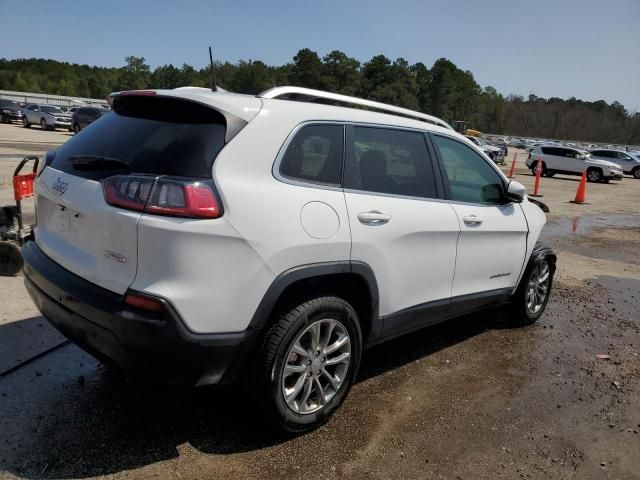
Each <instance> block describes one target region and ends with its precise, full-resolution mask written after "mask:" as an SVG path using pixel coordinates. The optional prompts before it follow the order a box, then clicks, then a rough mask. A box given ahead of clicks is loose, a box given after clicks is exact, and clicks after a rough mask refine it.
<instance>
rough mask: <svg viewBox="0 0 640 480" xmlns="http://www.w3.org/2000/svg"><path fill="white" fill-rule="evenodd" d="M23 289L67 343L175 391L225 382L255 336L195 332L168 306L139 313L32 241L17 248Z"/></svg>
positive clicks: (241, 363)
mask: <svg viewBox="0 0 640 480" xmlns="http://www.w3.org/2000/svg"><path fill="white" fill-rule="evenodd" d="M22 255H23V257H24V274H25V285H26V287H27V290H28V292H29V294H30V295H31V298H32V299H33V301H34V302H35V304H36V305H37V307H38V309H39V310H40V311H41V312H42V315H43V316H44V317H45V318H46V319H47V320H48V321H49V322H50V323H51V324H52V325H53V326H54V327H56V328H57V329H58V330H59V331H60V332H61V333H62V334H63V335H65V336H66V337H67V338H68V339H69V340H71V341H72V342H74V343H75V344H77V345H78V346H80V347H81V348H83V349H84V350H86V351H87V352H89V353H90V354H92V355H93V356H95V357H97V358H98V359H100V360H102V361H105V362H110V363H114V364H116V365H118V366H120V367H121V368H123V369H125V370H127V371H129V372H131V373H133V374H134V375H136V376H138V377H141V378H143V379H147V380H151V381H160V382H165V383H172V384H178V385H208V384H213V383H229V382H231V381H233V380H234V379H235V378H236V377H237V375H238V374H239V372H240V371H241V370H242V368H243V367H244V364H245V361H246V359H247V358H248V357H249V356H250V354H251V351H252V349H253V346H254V344H255V341H256V339H257V337H258V334H259V331H258V330H255V329H247V330H245V331H242V332H237V333H221V334H197V333H193V332H191V331H189V329H188V328H187V326H186V325H185V324H184V322H183V321H182V319H181V318H180V316H179V315H178V314H177V312H176V311H175V309H174V308H173V307H172V306H171V304H170V303H169V302H167V301H166V300H164V299H161V298H157V297H154V298H156V299H158V300H160V301H162V302H163V303H164V305H165V312H164V313H161V314H153V315H152V314H147V313H145V312H142V311H136V310H135V309H132V308H130V307H128V306H127V305H125V304H124V303H123V302H122V299H123V296H122V295H119V294H116V293H114V292H111V291H109V290H106V289H103V288H102V287H99V286H97V285H95V284H92V283H90V282H88V281H86V280H84V279H82V278H80V277H78V276H77V275H75V274H73V273H71V272H69V271H68V270H66V269H64V268H63V267H61V266H60V265H58V264H57V263H55V262H54V261H53V260H51V259H50V258H49V257H47V256H46V255H45V254H44V252H42V250H40V248H39V247H38V246H37V245H36V244H35V243H34V242H28V243H26V244H25V245H24V246H23V248H22Z"/></svg>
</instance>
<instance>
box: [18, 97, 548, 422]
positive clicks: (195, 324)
mask: <svg viewBox="0 0 640 480" xmlns="http://www.w3.org/2000/svg"><path fill="white" fill-rule="evenodd" d="M294 99H295V100H297V101H294ZM316 99H322V100H326V101H329V102H339V103H340V104H341V105H345V106H352V107H360V106H365V107H371V108H374V109H376V110H377V111H375V112H374V111H370V110H364V109H359V108H345V106H341V107H338V106H332V105H326V104H320V103H315V102H313V100H316ZM110 101H111V104H112V107H113V112H112V113H111V114H109V115H106V116H103V117H102V118H99V119H98V120H96V121H95V122H94V123H93V124H92V125H91V128H88V129H86V130H83V131H81V132H80V133H79V134H78V135H76V136H74V137H73V138H71V139H69V140H68V141H67V142H66V143H65V144H63V145H62V146H61V147H60V148H58V149H57V150H55V151H53V152H50V153H49V154H48V155H47V156H46V159H45V161H44V162H41V165H42V167H41V169H40V170H39V173H38V176H37V180H36V190H37V193H38V196H37V209H38V224H37V226H36V228H35V242H28V243H27V245H26V246H25V247H24V248H23V256H24V261H25V267H24V273H25V283H26V286H27V289H28V290H29V292H30V294H31V296H32V298H33V300H34V301H35V303H36V305H37V306H38V308H39V309H40V311H41V312H42V314H43V315H44V316H45V317H46V318H47V319H49V321H50V322H51V323H52V324H53V325H55V326H56V327H57V328H58V329H59V330H60V331H61V332H62V333H63V334H64V335H66V336H67V337H68V338H69V339H71V340H72V341H74V342H75V343H77V344H78V345H80V346H81V347H82V348H84V349H86V350H87V351H88V352H90V353H92V354H93V355H95V356H96V357H98V358H100V359H102V360H104V361H105V362H107V363H115V364H117V365H119V366H121V367H123V368H124V369H126V370H128V371H130V372H133V373H134V374H136V375H138V376H140V377H143V378H148V379H151V380H159V381H167V382H171V383H178V384H189V385H206V384H215V383H226V382H230V381H233V380H235V379H236V378H237V377H239V376H240V375H242V376H243V377H244V378H249V379H250V381H249V382H246V383H247V384H249V385H250V388H251V389H252V392H253V393H252V395H253V398H254V399H255V400H254V401H255V404H256V405H257V407H256V409H255V410H256V412H263V413H264V414H265V416H266V418H267V419H268V420H269V421H270V422H272V423H273V424H274V425H275V426H277V427H278V428H280V429H282V430H285V431H288V432H301V431H306V430H309V429H312V428H314V427H317V426H318V425H320V424H322V423H323V422H325V421H327V419H328V418H329V417H330V416H331V414H332V413H333V412H335V410H336V409H337V408H338V407H339V406H340V404H341V403H342V401H343V400H344V399H345V396H346V395H347V393H348V391H349V389H350V387H351V385H352V384H353V382H354V380H355V379H356V377H357V374H358V368H359V366H360V360H361V356H362V351H363V349H364V348H365V347H367V346H370V345H374V344H377V343H380V342H383V341H386V340H388V339H390V338H393V337H396V336H399V335H403V334H406V333H408V332H411V331H414V330H416V329H418V328H423V327H425V326H428V325H432V324H434V323H437V322H440V321H443V320H446V319H449V318H453V317H457V316H460V315H462V314H466V313H469V312H473V311H476V310H478V309H481V308H485V307H489V306H492V307H493V306H504V308H505V310H504V311H505V312H506V317H505V318H506V320H507V321H508V322H510V323H512V324H516V325H525V324H530V323H533V322H535V321H536V320H537V319H538V318H540V316H541V315H542V313H543V312H544V310H545V307H546V304H547V301H548V299H549V293H550V291H551V286H552V281H553V275H554V271H555V261H556V257H555V255H554V254H553V252H552V251H551V250H550V249H549V248H548V247H544V246H542V245H540V244H537V241H538V236H539V235H540V231H541V230H542V227H543V225H544V223H545V215H544V213H543V209H542V208H541V207H542V205H541V204H540V203H539V202H536V201H535V200H529V199H528V198H527V195H526V194H525V189H524V187H523V186H522V185H521V184H519V183H518V182H516V181H510V180H509V179H507V178H506V177H505V175H504V174H503V173H502V172H501V171H500V169H498V168H497V167H496V166H495V165H494V164H493V163H492V162H491V161H489V159H487V158H486V157H485V156H484V155H483V154H482V153H481V152H480V150H478V148H477V147H476V146H475V145H473V144H472V143H471V142H469V141H468V140H467V139H465V138H464V137H463V136H461V135H459V134H457V133H456V132H454V131H453V129H452V128H451V127H450V126H449V125H447V124H446V123H445V122H443V121H442V120H440V119H437V118H435V117H431V116H429V115H425V114H423V113H419V112H414V111H411V110H406V109H402V108H398V107H393V106H389V105H385V104H381V103H376V102H371V101H368V100H361V99H358V98H353V97H346V96H342V95H336V94H331V93H326V92H321V91H316V90H309V89H303V88H298V87H280V88H274V89H271V90H268V91H266V92H263V93H262V94H260V95H257V96H248V95H236V94H232V93H223V92H212V91H210V90H208V89H204V88H193V87H189V88H179V89H176V90H151V91H131V92H120V93H115V94H112V95H111V97H110ZM478 321H480V320H478Z"/></svg>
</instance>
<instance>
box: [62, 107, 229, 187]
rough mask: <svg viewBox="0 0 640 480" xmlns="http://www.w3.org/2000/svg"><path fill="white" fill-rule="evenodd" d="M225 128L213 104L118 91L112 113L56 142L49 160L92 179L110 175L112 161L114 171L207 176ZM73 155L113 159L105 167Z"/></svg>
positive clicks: (221, 143)
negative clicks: (79, 163) (81, 161)
mask: <svg viewBox="0 0 640 480" xmlns="http://www.w3.org/2000/svg"><path fill="white" fill-rule="evenodd" d="M225 133H226V123H225V119H224V117H223V116H222V115H221V114H220V113H219V112H217V111H215V110H213V109H212V108H209V107H205V106H203V105H200V104H197V103H193V102H187V101H183V100H176V99H167V98H161V97H157V98H153V97H128V98H127V97H122V98H121V99H119V100H117V101H116V103H115V105H114V108H113V110H112V112H111V113H109V114H108V115H103V116H102V117H100V118H99V119H97V120H96V121H95V122H92V123H91V125H90V126H88V127H87V128H86V129H83V130H82V132H80V133H79V134H78V135H74V136H73V137H72V138H71V139H70V140H68V141H67V142H66V143H64V144H63V145H62V146H61V147H60V148H58V149H57V150H56V151H55V157H54V158H53V161H52V163H51V166H52V167H53V168H56V169H58V170H62V171H64V172H67V173H70V174H72V175H76V176H81V177H84V178H91V179H94V180H98V179H101V178H104V177H106V176H109V175H112V174H113V173H114V169H115V168H116V167H117V168H119V169H120V170H119V171H118V172H117V173H120V172H122V171H123V170H127V171H128V172H129V173H146V174H152V175H174V176H182V177H196V178H211V169H212V167H213V162H214V160H215V158H216V156H217V155H218V153H219V152H220V150H222V148H223V147H224V145H225ZM77 158H80V159H82V158H89V159H90V160H91V159H100V158H105V159H109V160H116V161H117V162H111V164H108V165H110V167H109V169H107V170H104V169H103V170H99V169H98V168H89V169H87V168H86V167H85V168H82V169H80V170H78V169H77V167H75V166H74V162H75V161H76V160H75V159H77ZM96 164H97V162H96ZM102 165H105V162H102Z"/></svg>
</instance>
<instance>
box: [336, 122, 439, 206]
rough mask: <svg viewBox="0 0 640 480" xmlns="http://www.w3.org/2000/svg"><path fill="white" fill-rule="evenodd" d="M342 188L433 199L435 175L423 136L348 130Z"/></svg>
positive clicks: (388, 130) (373, 129)
mask: <svg viewBox="0 0 640 480" xmlns="http://www.w3.org/2000/svg"><path fill="white" fill-rule="evenodd" d="M344 187H345V188H348V189H352V190H361V191H366V192H377V193H386V194H390V195H399V196H410V197H423V198H436V197H437V191H436V182H435V174H434V170H433V164H432V160H431V156H430V155H429V150H428V148H427V143H426V139H425V136H424V134H423V133H421V132H416V131H408V130H398V129H391V128H378V127H359V126H358V127H350V128H349V129H348V135H347V163H346V166H345V176H344Z"/></svg>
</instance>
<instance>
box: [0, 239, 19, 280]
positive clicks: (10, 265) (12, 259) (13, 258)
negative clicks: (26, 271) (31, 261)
mask: <svg viewBox="0 0 640 480" xmlns="http://www.w3.org/2000/svg"><path fill="white" fill-rule="evenodd" d="M23 263H24V262H23V260H22V254H21V253H20V247H19V246H18V245H17V244H16V243H13V242H6V241H5V242H0V275H2V276H13V275H17V274H18V273H19V272H20V270H22V265H23Z"/></svg>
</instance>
